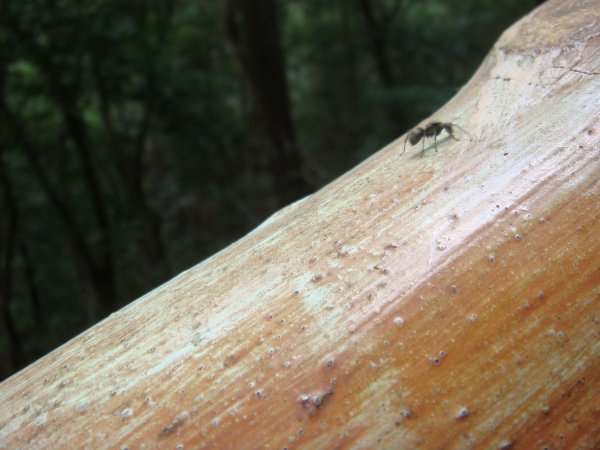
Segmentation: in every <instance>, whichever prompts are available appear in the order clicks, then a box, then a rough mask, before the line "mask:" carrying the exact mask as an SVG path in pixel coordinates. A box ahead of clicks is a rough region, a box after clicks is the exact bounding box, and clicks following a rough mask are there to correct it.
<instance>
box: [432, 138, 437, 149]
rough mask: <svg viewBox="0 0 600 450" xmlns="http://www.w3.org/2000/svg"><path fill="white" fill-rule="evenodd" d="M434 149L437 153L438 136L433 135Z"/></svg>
mask: <svg viewBox="0 0 600 450" xmlns="http://www.w3.org/2000/svg"><path fill="white" fill-rule="evenodd" d="M433 148H435V152H436V153H437V134H434V135H433Z"/></svg>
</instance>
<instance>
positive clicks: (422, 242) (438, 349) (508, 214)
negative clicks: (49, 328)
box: [0, 0, 600, 449]
mask: <svg viewBox="0 0 600 450" xmlns="http://www.w3.org/2000/svg"><path fill="white" fill-rule="evenodd" d="M598 23H599V17H598V2H597V1H574V0H569V1H567V0H555V1H550V2H547V3H546V4H544V5H542V6H541V7H540V8H539V9H537V10H536V11H534V12H533V13H532V14H530V15H529V16H527V17H526V18H524V19H523V20H521V21H520V22H518V23H517V24H516V25H514V26H513V27H512V28H510V29H509V30H508V31H507V32H506V33H504V35H503V36H502V37H501V39H500V41H499V42H498V44H497V45H496V46H495V47H494V49H493V50H492V52H491V53H490V55H489V56H488V57H487V58H486V60H485V61H484V63H483V64H482V66H481V68H480V69H479V70H478V72H477V73H476V74H475V76H474V77H473V79H472V80H471V81H470V82H469V83H468V84H467V85H466V86H465V87H464V88H463V89H462V90H461V91H460V92H459V93H458V95H457V96H456V97H455V98H454V99H453V100H452V101H451V102H449V103H448V104H447V105H446V106H444V107H443V108H442V109H441V110H440V111H438V113H437V114H436V116H435V119H438V120H442V121H451V122H454V123H456V124H458V125H459V126H461V127H462V128H464V129H465V130H466V131H467V132H468V133H469V134H470V135H471V139H469V137H468V135H467V133H463V132H461V131H460V130H457V132H456V137H457V138H459V139H460V140H459V141H458V142H456V141H454V140H452V139H448V138H444V137H443V136H439V139H438V140H437V147H438V149H439V152H438V153H436V152H435V150H434V148H433V145H432V144H433V143H432V142H431V140H430V139H428V140H427V145H426V151H425V155H424V156H423V157H421V156H420V153H421V147H420V143H419V144H418V145H417V146H416V147H409V149H408V150H407V152H406V153H405V154H404V155H403V156H402V157H401V156H400V154H401V152H402V148H403V145H404V137H401V138H400V139H398V140H397V141H395V142H393V143H392V144H390V145H389V146H387V147H386V148H385V149H383V150H382V151H380V152H379V153H377V154H376V155H374V156H373V157H371V158H369V159H368V160H367V161H365V162H364V163H362V164H361V165H359V166H358V167H356V168H355V169H353V170H352V171H350V172H349V173H347V174H346V175H344V176H342V177H340V178H339V179H338V180H336V181H334V182H333V183H331V184H330V185H328V186H326V187H325V188H323V189H321V190H320V191H319V192H317V193H316V194H314V195H312V196H311V197H309V198H307V199H305V200H303V201H301V202H298V203H296V204H294V205H292V206H290V207H288V208H286V209H284V210H282V211H280V212H279V213H277V214H276V215H275V216H273V217H272V218H271V219H269V220H267V221H266V222H265V223H264V224H263V225H262V226H260V227H259V228H258V229H256V230H255V231H254V232H252V233H250V234H249V235H248V236H246V237H245V238H243V239H241V240H240V241H238V242H236V243H234V244H232V245H231V246H230V247H228V248H227V249H225V250H223V251H222V252H220V253H218V254H217V255H215V256H213V257H212V258H209V259H208V260H206V261H204V262H203V263H201V264H199V265H197V266H195V267H193V268H192V269H190V270H188V271H187V272H184V273H182V274H181V275H179V276H178V277H176V278H174V279H173V280H171V281H169V282H168V283H166V284H164V285H163V286H161V287H159V288H158V289H156V290H154V291H152V292H150V293H149V294H147V295H146V296H144V297H143V298H141V299H139V300H137V301H135V302H133V303H132V304H131V305H129V306H128V307H126V308H124V309H122V310H121V311H119V312H117V313H115V314H113V315H111V316H110V317H109V318H107V319H106V320H104V321H103V322H101V323H99V324H98V325H96V326H94V327H92V328H91V329H89V330H88V331H86V332H84V333H82V334H81V335H80V336H78V337H76V338H74V339H73V340H71V341H70V342H68V343H67V344H65V345H63V346H62V347H60V348H58V349H57V350H56V351H54V352H53V353H51V354H50V355H48V356H46V357H45V358H42V359H41V360H39V361H38V362H36V363H34V364H32V365H31V366H30V367H28V368H26V369H24V370H23V371H21V372H20V373H18V374H16V375H14V376H13V377H12V378H10V379H9V380H7V381H5V382H3V383H2V384H0V400H1V402H2V408H0V442H1V443H2V444H3V445H4V446H5V447H6V448H18V447H27V448H81V447H86V446H87V447H90V448H97V447H103V448H123V447H129V448H139V447H140V446H141V445H142V444H145V446H146V448H151V447H152V448H156V447H160V448H177V446H178V445H181V446H182V447H181V448H201V447H206V448H262V447H265V446H269V447H270V448H284V447H288V448H337V447H352V448H411V449H412V448H425V449H438V448H459V449H463V448H486V449H487V448H491V449H495V448H514V449H518V448H522V449H532V448H544V447H548V448H569V449H571V448H581V449H584V448H585V449H591V448H598V446H599V445H600V435H599V434H598V390H599V388H600V339H598V332H599V331H598V330H599V328H598V327H599V321H600V318H599V316H598V305H599V289H600V239H598V236H599V235H600V202H599V198H600V182H599V180H598V176H599V174H600V152H599V146H600V129H599V127H598V118H599V109H598V105H599V104H600V76H599V75H600V71H599V69H598V67H599V66H600V39H599V36H600V34H599V32H598ZM549 24H551V25H552V26H550V25H549ZM424 123H427V122H424Z"/></svg>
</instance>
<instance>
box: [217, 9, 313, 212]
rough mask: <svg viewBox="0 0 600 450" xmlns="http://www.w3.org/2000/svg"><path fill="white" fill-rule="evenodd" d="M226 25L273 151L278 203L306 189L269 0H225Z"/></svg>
mask: <svg viewBox="0 0 600 450" xmlns="http://www.w3.org/2000/svg"><path fill="white" fill-rule="evenodd" d="M227 31H228V35H229V38H230V39H231V41H232V42H233V44H234V46H235V48H236V51H237V55H238V58H239V60H240V63H241V66H242V68H243V71H244V74H245V76H246V78H247V82H248V85H249V87H250V90H251V91H252V97H253V100H254V102H255V103H256V108H257V110H258V112H259V114H260V117H261V119H262V122H263V124H264V127H265V129H266V131H267V133H268V135H269V138H270V140H271V143H272V144H273V148H274V151H273V152H272V153H271V155H270V158H269V165H270V169H271V171H272V176H273V178H274V180H275V181H274V182H275V188H276V189H277V191H278V192H279V198H280V203H281V204H282V205H285V204H288V203H290V202H291V201H293V200H296V199H298V198H300V197H302V196H304V195H306V194H307V193H308V192H309V186H308V185H307V183H306V181H305V180H304V178H303V176H302V157H301V155H300V153H299V151H298V148H297V146H296V139H295V134H294V126H293V122H292V112H291V102H290V96H289V90H288V84H287V80H286V74H285V66H284V55H283V50H282V47H281V38H280V33H279V28H278V20H277V11H276V8H275V3H274V2H273V0H230V2H229V3H228V14H227Z"/></svg>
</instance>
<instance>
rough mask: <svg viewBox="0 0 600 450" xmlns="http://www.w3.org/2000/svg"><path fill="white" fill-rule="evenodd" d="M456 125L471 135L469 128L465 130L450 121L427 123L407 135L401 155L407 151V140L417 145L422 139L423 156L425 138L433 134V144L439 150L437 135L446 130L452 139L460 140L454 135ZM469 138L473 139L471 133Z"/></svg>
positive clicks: (422, 152) (423, 152)
mask: <svg viewBox="0 0 600 450" xmlns="http://www.w3.org/2000/svg"><path fill="white" fill-rule="evenodd" d="M455 127H456V128H458V129H459V130H461V131H462V132H464V133H465V134H467V135H469V133H468V132H467V130H465V129H464V128H462V127H459V126H458V125H456V124H455V123H450V122H430V123H429V124H427V125H425V128H421V127H417V128H413V129H412V130H410V131H409V133H408V134H407V135H406V139H405V140H404V150H402V153H401V154H400V156H402V155H404V152H405V151H406V142H410V145H415V144H417V143H418V142H419V141H420V140H423V150H422V151H421V156H423V155H424V154H425V138H427V137H432V136H433V145H434V148H435V151H436V152H437V151H438V149H437V137H438V136H439V135H440V134H441V132H442V131H444V130H446V132H447V133H448V134H449V135H450V137H451V138H452V139H454V140H455V141H458V139H456V137H455V136H454V128H455ZM469 140H471V135H469Z"/></svg>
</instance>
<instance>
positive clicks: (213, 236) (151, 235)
mask: <svg viewBox="0 0 600 450" xmlns="http://www.w3.org/2000/svg"><path fill="white" fill-rule="evenodd" d="M539 3H541V2H540V1H527V0H398V1H394V0H338V1H334V2H330V1H322V0H320V1H319V0H288V1H284V0H154V1H150V0H129V1H117V0H84V1H81V0H0V5H1V6H0V309H1V314H2V317H1V325H0V380H2V379H4V378H5V377H7V376H9V375H10V374H12V373H13V372H14V371H16V370H18V369H20V368H22V367H23V366H25V365H27V364H29V363H30V362H32V361H34V360H35V359H37V358H39V357H40V356H42V355H44V354H46V353H47V352H49V351H50V350H52V349H53V348H55V347H56V346H58V345H60V344H61V343H63V342H64V341H66V340H67V339H69V338H71V337H73V336H74V335H76V334H77V333H79V332H81V331H82V330H83V329H85V328H87V327H89V326H90V325H92V324H94V323H95V322H97V321H98V320H100V319H102V318H103V317H105V316H106V315H108V314H110V313H111V312H112V311H115V310H117V309H118V308H120V307H121V306H123V305H125V304H127V303H129V302H131V301H132V300H134V299H135V298H137V297H138V296H140V295H142V294H144V293H145V292H147V291H149V290H151V289H152V288H154V287H156V286H157V285H159V284H160V283H162V282H164V281H166V280H168V279H169V278H171V277H172V276H174V275H175V274H177V273H178V272H180V271H182V270H184V269H186V268H188V267H190V266H192V265H194V264H196V263H197V262H199V261H201V260H202V259H204V258H206V257H207V256H209V255H211V254H213V253H214V252H216V251H218V250H219V249H221V248H223V247H224V246H226V245H227V244H229V243H231V242H232V241H234V240H235V239H238V238H240V237H241V236H243V235H244V234H245V233H247V232H248V231H250V230H251V229H252V228H253V227H255V226H257V225H258V224H259V223H260V222H261V221H262V220H264V219H265V218H266V217H268V216H269V215H270V214H271V213H273V212H274V211H275V210H277V209H279V208H281V207H283V206H285V205H287V204H288V203H290V202H292V201H293V200H296V199H298V198H300V197H302V196H304V195H306V194H308V193H310V192H313V191H314V190H316V189H318V188H319V187H320V186H322V185H324V184H325V183H327V182H329V181H330V180H332V179H334V178H335V177H337V176H339V175H340V174H342V173H343V172H345V171H347V170H348V169H350V168H351V167H353V166H355V165H356V164H357V163H359V162H360V161H361V160H363V159H365V158H366V157H368V156H369V155H370V154H372V153H374V152H375V151H377V150H378V149H380V148H381V147H382V146H384V145H385V144H387V143H388V142H390V141H391V140H393V139H395V138H396V137H398V136H399V135H401V134H403V133H404V132H405V131H407V130H408V129H409V128H410V127H412V126H414V125H416V124H417V122H419V121H420V120H422V119H424V118H426V117H427V116H428V115H430V114H431V113H433V112H434V111H435V110H436V109H437V108H438V107H439V106H441V105H443V104H444V103H445V102H446V101H447V100H449V98H450V97H452V96H453V95H454V94H455V93H456V91H457V90H458V89H459V88H460V86H461V85H463V84H464V83H465V82H466V81H467V80H468V79H469V77H470V76H471V75H472V74H473V72H474V71H475V69H476V68H477V67H478V65H479V64H480V62H481V61H482V59H483V58H484V56H485V55H486V53H487V52H488V51H489V50H490V48H491V46H492V44H493V43H494V41H495V40H496V39H497V37H498V36H499V34H500V33H501V32H502V31H503V30H504V29H505V28H507V27H508V26H509V25H510V24H512V23H513V22H514V21H516V20H517V19H518V18H520V17H521V16H523V15H524V14H526V13H527V12H529V11H530V10H531V9H533V8H534V7H535V6H536V5H537V4H539ZM441 119H447V120H450V119H451V118H441Z"/></svg>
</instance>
